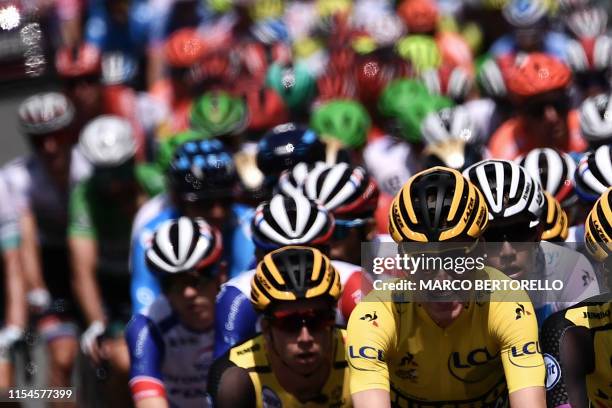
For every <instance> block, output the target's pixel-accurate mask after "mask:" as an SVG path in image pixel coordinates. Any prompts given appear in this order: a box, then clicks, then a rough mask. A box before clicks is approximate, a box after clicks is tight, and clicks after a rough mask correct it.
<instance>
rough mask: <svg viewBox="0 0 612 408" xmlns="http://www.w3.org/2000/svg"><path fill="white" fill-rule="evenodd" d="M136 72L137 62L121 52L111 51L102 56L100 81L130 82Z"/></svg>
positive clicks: (113, 83) (106, 82) (114, 83)
mask: <svg viewBox="0 0 612 408" xmlns="http://www.w3.org/2000/svg"><path fill="white" fill-rule="evenodd" d="M137 72H138V63H137V62H136V61H135V60H134V59H133V58H131V57H130V56H128V55H126V54H125V53H123V52H113V53H109V54H106V55H104V57H103V58H102V82H103V83H104V84H105V85H118V84H125V83H129V82H131V81H132V80H133V79H134V77H135V76H136V74H137Z"/></svg>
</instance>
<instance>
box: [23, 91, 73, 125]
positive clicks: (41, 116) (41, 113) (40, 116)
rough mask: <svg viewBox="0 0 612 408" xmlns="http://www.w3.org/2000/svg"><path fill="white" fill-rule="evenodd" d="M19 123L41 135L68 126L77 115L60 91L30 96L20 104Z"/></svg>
mask: <svg viewBox="0 0 612 408" xmlns="http://www.w3.org/2000/svg"><path fill="white" fill-rule="evenodd" d="M18 116H19V123H20V125H21V128H22V129H23V131H24V132H25V133H27V134H30V135H41V134H46V133H51V132H55V131H56V130H60V129H64V128H67V127H68V126H70V125H71V124H72V121H73V119H74V116H75V110H74V106H73V105H72V102H70V100H69V99H68V98H66V97H65V96H64V95H63V94H61V93H58V92H47V93H40V94H36V95H33V96H30V97H29V98H27V99H26V100H25V101H23V102H22V103H21V105H19V110H18Z"/></svg>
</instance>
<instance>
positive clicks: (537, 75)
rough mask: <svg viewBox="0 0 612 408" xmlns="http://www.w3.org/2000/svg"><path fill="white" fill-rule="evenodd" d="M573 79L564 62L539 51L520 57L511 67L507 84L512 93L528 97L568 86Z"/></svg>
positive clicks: (520, 96)
mask: <svg viewBox="0 0 612 408" xmlns="http://www.w3.org/2000/svg"><path fill="white" fill-rule="evenodd" d="M571 79H572V73H571V71H570V69H569V68H568V67H567V65H565V64H564V63H563V62H561V61H559V60H558V59H556V58H554V57H551V56H550V55H547V54H542V53H538V52H534V53H530V54H527V55H525V56H521V57H518V58H517V59H516V61H515V64H514V65H513V66H512V67H511V68H509V70H508V76H507V86H508V90H509V91H510V93H512V94H514V95H515V96H517V97H519V98H528V97H532V96H537V95H541V94H543V93H546V92H550V91H555V90H558V89H564V88H566V87H567V86H568V85H569V83H570V81H571Z"/></svg>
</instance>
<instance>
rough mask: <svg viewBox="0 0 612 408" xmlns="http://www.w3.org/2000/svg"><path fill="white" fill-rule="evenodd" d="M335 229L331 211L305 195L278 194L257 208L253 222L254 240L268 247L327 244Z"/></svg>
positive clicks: (262, 247) (259, 246)
mask: <svg viewBox="0 0 612 408" xmlns="http://www.w3.org/2000/svg"><path fill="white" fill-rule="evenodd" d="M333 231H334V217H333V216H332V215H331V213H330V212H329V211H328V210H327V209H326V208H325V207H323V206H322V205H319V204H317V203H316V202H314V201H312V200H309V199H308V198H306V197H304V196H303V195H302V194H295V195H292V196H290V197H285V196H283V195H281V194H277V195H275V196H274V197H272V199H271V200H270V201H268V202H265V203H262V204H260V205H259V206H258V207H257V209H256V210H255V216H254V217H253V221H252V222H251V232H252V237H253V242H254V243H255V245H256V246H257V247H258V248H260V249H264V250H273V249H277V248H280V247H283V246H287V245H317V244H325V243H326V242H327V240H328V239H329V238H330V237H331V235H332V233H333Z"/></svg>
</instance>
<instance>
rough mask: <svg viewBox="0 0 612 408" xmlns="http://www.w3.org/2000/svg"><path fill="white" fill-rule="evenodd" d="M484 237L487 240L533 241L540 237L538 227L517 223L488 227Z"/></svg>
mask: <svg viewBox="0 0 612 408" xmlns="http://www.w3.org/2000/svg"><path fill="white" fill-rule="evenodd" d="M483 237H484V239H485V241H487V242H533V241H535V240H536V238H537V237H538V229H537V228H529V227H528V226H516V225H512V226H506V227H497V228H495V227H493V228H487V230H486V232H485V233H484V234H483Z"/></svg>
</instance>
